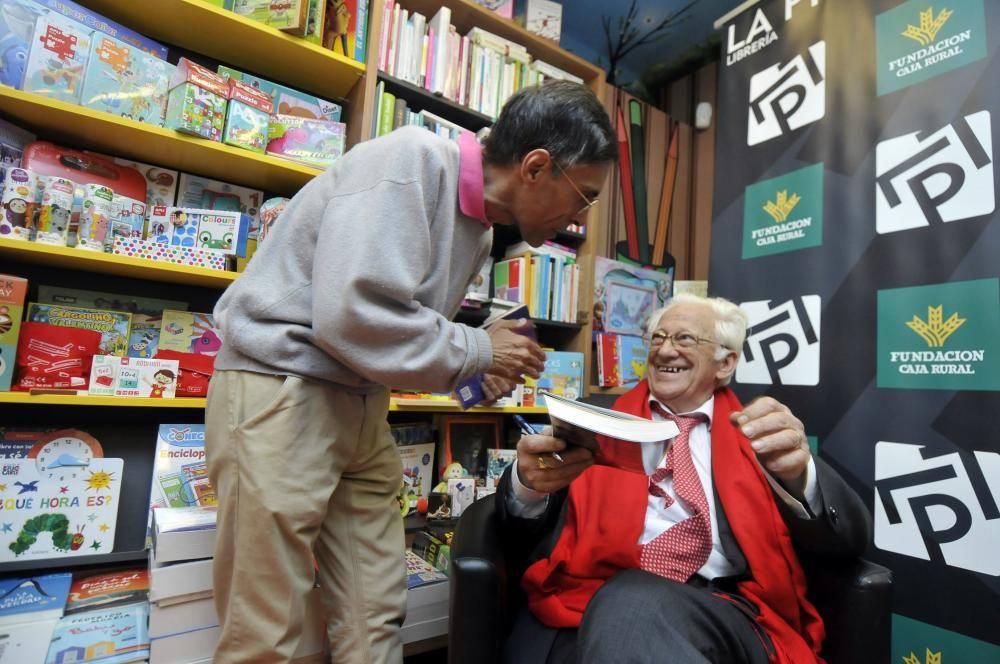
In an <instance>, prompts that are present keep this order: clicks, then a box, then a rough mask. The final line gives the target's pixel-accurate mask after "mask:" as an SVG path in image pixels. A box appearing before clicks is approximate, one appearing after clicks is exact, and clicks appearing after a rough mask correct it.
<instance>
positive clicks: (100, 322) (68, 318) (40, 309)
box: [25, 302, 132, 357]
mask: <svg viewBox="0 0 1000 664" xmlns="http://www.w3.org/2000/svg"><path fill="white" fill-rule="evenodd" d="M25 320H26V321H28V322H31V323H48V324H49V325H56V326H60V327H77V328H82V329H85V330H95V331H97V332H100V333H101V343H100V347H99V353H100V354H101V355H117V356H118V357H124V356H125V351H126V349H127V348H128V333H129V326H130V325H131V324H132V314H128V313H124V312H121V311H111V310H109V309H88V308H86V307H68V306H63V305H60V304H42V303H39V302H31V303H30V304H28V311H27V314H26V315H25Z"/></svg>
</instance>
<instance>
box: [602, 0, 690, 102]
mask: <svg viewBox="0 0 1000 664" xmlns="http://www.w3.org/2000/svg"><path fill="white" fill-rule="evenodd" d="M698 2H699V0H691V2H689V3H687V4H686V5H684V6H683V7H681V8H680V9H677V10H675V11H673V12H671V13H669V14H667V15H666V16H665V17H663V18H662V19H660V20H659V21H657V22H653V20H652V19H646V20H645V21H640V19H639V7H638V0H632V2H631V3H630V4H629V8H628V12H627V13H626V14H625V15H624V16H619V17H618V29H617V31H616V30H614V29H613V28H612V21H613V19H612V18H611V17H610V16H602V17H601V24H602V26H603V27H604V38H605V46H606V48H607V54H608V77H607V81H608V83H610V84H611V85H619V84H620V82H619V81H618V80H617V79H618V73H619V70H618V64H619V63H620V62H621V61H622V58H624V57H625V56H627V55H628V54H629V53H631V52H632V51H634V50H635V49H636V48H638V47H640V46H644V45H646V44H651V43H653V42H655V41H657V40H659V39H662V38H663V37H665V36H666V35H667V33H668V32H669V31H670V30H671V28H673V27H675V26H676V25H677V24H678V23H680V22H682V21H683V20H684V19H685V18H686V16H685V15H686V14H687V12H688V11H689V10H690V9H691V8H692V7H694V6H695V5H696V4H698Z"/></svg>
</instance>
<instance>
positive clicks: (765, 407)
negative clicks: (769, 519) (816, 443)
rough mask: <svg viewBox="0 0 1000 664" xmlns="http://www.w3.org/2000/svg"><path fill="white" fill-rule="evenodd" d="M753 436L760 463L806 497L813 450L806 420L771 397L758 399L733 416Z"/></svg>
mask: <svg viewBox="0 0 1000 664" xmlns="http://www.w3.org/2000/svg"><path fill="white" fill-rule="evenodd" d="M730 419H731V420H732V422H733V424H735V425H736V426H737V427H738V428H739V429H740V430H741V431H742V432H743V435H745V436H746V437H747V438H749V439H750V445H751V446H752V447H753V450H754V452H756V453H757V459H758V460H759V461H760V464H761V465H762V466H763V467H764V468H765V469H767V472H769V473H771V475H772V476H774V477H775V478H777V479H778V480H779V481H780V482H781V483H782V485H783V486H784V487H785V489H787V490H788V492H789V493H790V494H792V495H793V496H795V497H796V498H800V499H801V498H802V497H803V493H804V490H805V483H806V468H807V467H808V465H809V459H810V457H811V453H810V452H809V442H808V441H807V440H806V433H805V429H804V427H803V426H802V422H800V421H799V419H798V418H797V417H795V416H794V415H792V411H790V410H788V407H787V406H785V405H784V404H782V403H779V402H778V401H775V400H774V399H772V398H771V397H760V398H758V399H754V400H753V401H751V402H750V403H749V404H747V406H746V407H745V408H744V409H743V410H742V411H740V412H737V413H733V414H732V415H731V416H730Z"/></svg>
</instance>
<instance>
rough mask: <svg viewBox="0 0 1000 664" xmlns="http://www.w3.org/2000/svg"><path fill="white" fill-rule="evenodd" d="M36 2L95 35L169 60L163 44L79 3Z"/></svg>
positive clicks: (68, 0)
mask: <svg viewBox="0 0 1000 664" xmlns="http://www.w3.org/2000/svg"><path fill="white" fill-rule="evenodd" d="M35 2H36V3H37V4H39V5H42V6H44V7H45V8H46V9H47V10H49V11H50V12H52V13H55V14H60V15H62V16H64V17H65V18H68V19H72V20H73V21H75V22H77V23H79V24H80V25H82V26H84V27H86V28H88V29H90V30H93V31H94V32H95V33H98V32H99V33H101V34H105V35H108V36H109V37H114V38H115V39H118V40H120V41H123V42H125V43H127V44H131V45H132V46H138V47H139V48H141V49H142V50H143V51H145V52H147V53H149V54H151V55H154V56H156V57H157V58H159V59H161V60H166V59H167V47H166V46H164V45H163V44H160V43H158V42H155V41H153V40H152V39H150V38H149V37H145V36H143V35H140V34H139V33H137V32H134V31H132V30H129V29H128V28H126V27H124V26H122V25H119V24H118V23H115V22H114V21H110V20H108V19H107V18H105V17H104V16H101V15H100V14H98V13H96V12H93V11H91V10H89V9H87V8H86V7H81V6H80V5H78V4H77V3H75V2H72V0H35Z"/></svg>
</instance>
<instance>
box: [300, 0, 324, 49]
mask: <svg viewBox="0 0 1000 664" xmlns="http://www.w3.org/2000/svg"><path fill="white" fill-rule="evenodd" d="M325 16H326V0H309V14H308V18H307V19H306V34H305V35H304V37H305V40H306V41H307V42H311V43H313V44H316V45H317V46H319V45H322V44H323V18H324V17H325Z"/></svg>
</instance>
